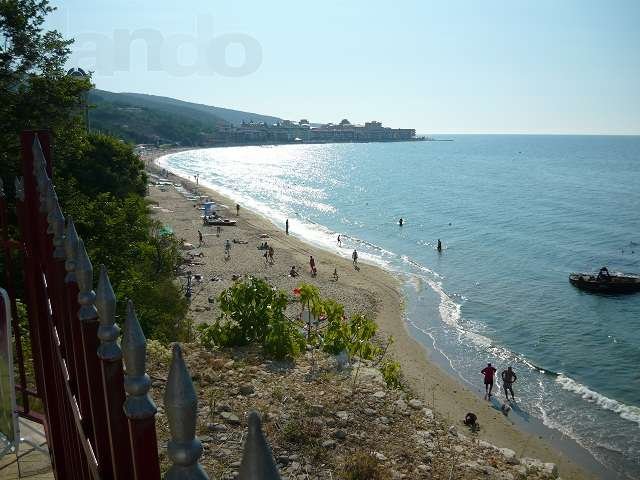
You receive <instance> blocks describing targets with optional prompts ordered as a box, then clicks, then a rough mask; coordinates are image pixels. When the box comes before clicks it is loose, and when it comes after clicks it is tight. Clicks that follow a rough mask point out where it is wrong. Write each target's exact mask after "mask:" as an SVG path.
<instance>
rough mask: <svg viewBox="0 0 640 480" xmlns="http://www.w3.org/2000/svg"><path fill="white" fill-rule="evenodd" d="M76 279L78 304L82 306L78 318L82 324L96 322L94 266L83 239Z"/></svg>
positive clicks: (80, 246) (78, 256) (80, 244)
mask: <svg viewBox="0 0 640 480" xmlns="http://www.w3.org/2000/svg"><path fill="white" fill-rule="evenodd" d="M76 279H77V281H78V290H79V293H78V303H79V304H80V310H79V311H78V318H79V319H80V321H82V322H95V321H96V320H97V319H98V313H97V311H96V307H95V305H94V301H95V299H96V294H95V292H94V291H93V265H91V260H90V259H89V255H88V254H87V249H86V248H85V246H84V241H83V240H82V239H79V240H78V255H77V257H76Z"/></svg>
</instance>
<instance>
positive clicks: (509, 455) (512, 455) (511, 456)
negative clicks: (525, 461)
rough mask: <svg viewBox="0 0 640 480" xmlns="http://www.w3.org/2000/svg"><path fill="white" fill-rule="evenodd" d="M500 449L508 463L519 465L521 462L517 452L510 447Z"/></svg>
mask: <svg viewBox="0 0 640 480" xmlns="http://www.w3.org/2000/svg"><path fill="white" fill-rule="evenodd" d="M498 451H499V452H500V453H501V454H502V456H503V457H504V459H505V460H506V461H507V463H508V464H510V465H517V464H518V463H519V462H518V458H517V457H516V452H514V451H513V450H511V449H510V448H499V449H498Z"/></svg>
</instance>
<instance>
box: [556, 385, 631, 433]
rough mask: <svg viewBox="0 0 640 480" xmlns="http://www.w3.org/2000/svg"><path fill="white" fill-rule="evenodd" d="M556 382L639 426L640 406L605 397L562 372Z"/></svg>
mask: <svg viewBox="0 0 640 480" xmlns="http://www.w3.org/2000/svg"><path fill="white" fill-rule="evenodd" d="M556 382H557V383H559V384H560V386H562V388H563V389H565V390H569V391H571V392H574V393H577V394H578V395H580V396H581V397H582V398H583V399H585V400H587V401H588V402H591V403H595V404H596V405H598V406H599V407H600V408H602V409H604V410H610V411H612V412H614V413H617V414H618V415H620V417H621V418H624V419H625V420H628V421H630V422H635V423H637V424H638V426H640V408H638V407H634V406H633V405H625V404H624V403H621V402H618V401H617V400H614V399H612V398H608V397H605V396H604V395H602V394H600V393H598V392H596V391H594V390H591V389H590V388H589V387H587V386H586V385H582V384H581V383H578V382H576V381H575V380H573V379H572V378H569V377H567V376H565V375H563V374H562V373H561V374H559V375H558V376H557V377H556Z"/></svg>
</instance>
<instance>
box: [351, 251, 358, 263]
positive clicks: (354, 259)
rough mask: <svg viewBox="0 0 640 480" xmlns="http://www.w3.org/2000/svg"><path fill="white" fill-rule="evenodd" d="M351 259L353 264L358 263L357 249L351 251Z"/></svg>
mask: <svg viewBox="0 0 640 480" xmlns="http://www.w3.org/2000/svg"><path fill="white" fill-rule="evenodd" d="M351 259H352V260H353V265H354V266H356V265H358V252H357V251H355V250H354V251H353V253H352V254H351Z"/></svg>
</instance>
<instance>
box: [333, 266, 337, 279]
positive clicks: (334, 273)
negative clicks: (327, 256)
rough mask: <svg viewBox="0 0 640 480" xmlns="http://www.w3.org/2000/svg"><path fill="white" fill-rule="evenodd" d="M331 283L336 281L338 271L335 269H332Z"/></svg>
mask: <svg viewBox="0 0 640 480" xmlns="http://www.w3.org/2000/svg"><path fill="white" fill-rule="evenodd" d="M333 281H334V282H337V281H338V269H337V268H334V269H333Z"/></svg>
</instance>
